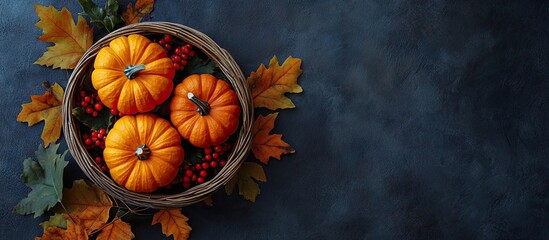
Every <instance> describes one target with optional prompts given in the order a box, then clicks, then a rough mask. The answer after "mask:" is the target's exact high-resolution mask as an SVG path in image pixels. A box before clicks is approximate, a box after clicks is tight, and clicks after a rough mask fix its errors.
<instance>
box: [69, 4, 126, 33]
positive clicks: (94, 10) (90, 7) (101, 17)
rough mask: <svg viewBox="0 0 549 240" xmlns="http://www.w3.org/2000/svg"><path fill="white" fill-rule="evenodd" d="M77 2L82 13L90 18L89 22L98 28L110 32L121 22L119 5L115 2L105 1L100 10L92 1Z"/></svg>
mask: <svg viewBox="0 0 549 240" xmlns="http://www.w3.org/2000/svg"><path fill="white" fill-rule="evenodd" d="M78 2H79V3H80V6H82V9H83V10H84V13H85V14H86V15H88V16H89V17H90V21H91V22H93V23H95V25H97V26H98V27H99V28H103V27H104V28H106V29H107V31H109V32H111V31H113V30H114V29H115V28H116V26H117V25H118V24H119V23H121V22H122V17H121V16H120V15H119V14H118V8H119V4H118V1H117V0H107V1H106V2H105V8H100V7H99V6H97V4H95V2H93V0H78Z"/></svg>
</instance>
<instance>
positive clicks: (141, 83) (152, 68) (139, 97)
mask: <svg viewBox="0 0 549 240" xmlns="http://www.w3.org/2000/svg"><path fill="white" fill-rule="evenodd" d="M93 66H94V68H95V69H94V70H93V72H92V75H91V80H92V84H93V87H94V88H95V89H96V90H97V93H98V94H99V97H100V98H101V101H102V102H103V104H105V106H107V107H108V108H115V109H117V110H118V111H119V112H121V113H123V114H135V113H138V112H141V113H142V112H148V111H151V110H153V109H154V108H155V107H156V106H157V105H159V104H161V103H162V102H164V101H166V99H168V97H169V96H170V94H171V92H172V90H173V82H172V79H173V76H174V74H175V69H174V67H173V62H172V60H171V59H170V58H168V56H167V54H166V51H165V50H164V49H163V48H162V47H161V46H160V45H159V44H157V43H154V42H151V41H150V40H149V39H148V38H146V37H144V36H141V35H137V34H133V35H129V36H127V37H126V36H122V37H118V38H116V39H114V40H112V41H111V42H110V43H109V46H106V47H103V48H102V49H101V50H99V53H97V56H96V57H95V62H94V65H93Z"/></svg>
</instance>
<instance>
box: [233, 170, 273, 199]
mask: <svg viewBox="0 0 549 240" xmlns="http://www.w3.org/2000/svg"><path fill="white" fill-rule="evenodd" d="M254 179H255V180H254ZM256 181H260V182H266V181H267V177H266V176H265V171H263V167H261V165H259V164H257V163H251V162H244V163H242V166H241V167H240V169H239V170H238V172H237V173H236V176H234V177H233V178H232V179H231V180H230V181H229V182H228V183H227V185H225V192H226V193H227V195H231V194H232V193H233V190H234V187H235V185H238V193H239V194H240V195H242V196H244V198H245V199H246V200H249V201H252V202H255V199H256V197H257V196H258V195H259V194H260V193H261V190H260V189H259V185H258V184H257V182H256Z"/></svg>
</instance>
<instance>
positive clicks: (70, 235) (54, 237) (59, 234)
mask: <svg viewBox="0 0 549 240" xmlns="http://www.w3.org/2000/svg"><path fill="white" fill-rule="evenodd" d="M63 216H64V218H65V219H67V218H68V216H67V215H66V214H64V215H63ZM76 221H77V222H76V223H74V222H73V221H71V220H68V221H67V229H62V228H58V227H50V228H47V229H46V230H44V233H43V234H42V237H36V238H35V240H87V239H88V234H87V233H86V231H85V228H84V226H83V225H82V223H80V222H78V219H76Z"/></svg>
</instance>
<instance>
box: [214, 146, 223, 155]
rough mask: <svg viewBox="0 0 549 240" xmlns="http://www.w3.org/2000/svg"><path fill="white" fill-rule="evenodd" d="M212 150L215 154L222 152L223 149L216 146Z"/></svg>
mask: <svg viewBox="0 0 549 240" xmlns="http://www.w3.org/2000/svg"><path fill="white" fill-rule="evenodd" d="M214 150H215V152H217V153H221V152H223V147H222V146H221V145H217V146H215V148H214Z"/></svg>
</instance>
